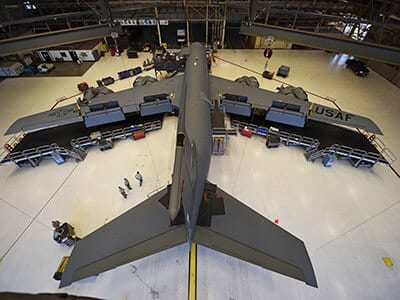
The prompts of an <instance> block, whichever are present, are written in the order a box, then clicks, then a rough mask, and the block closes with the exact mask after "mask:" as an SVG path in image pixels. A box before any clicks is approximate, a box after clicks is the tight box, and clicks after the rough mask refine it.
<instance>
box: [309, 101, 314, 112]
mask: <svg viewBox="0 0 400 300" xmlns="http://www.w3.org/2000/svg"><path fill="white" fill-rule="evenodd" d="M313 106H314V103H313V102H311V105H310V109H309V110H308V111H309V112H312V109H313Z"/></svg>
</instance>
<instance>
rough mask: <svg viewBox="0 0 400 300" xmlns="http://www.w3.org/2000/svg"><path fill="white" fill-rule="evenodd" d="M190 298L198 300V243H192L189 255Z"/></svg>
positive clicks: (190, 299)
mask: <svg viewBox="0 0 400 300" xmlns="http://www.w3.org/2000/svg"><path fill="white" fill-rule="evenodd" d="M189 256H190V257H189V300H196V295H197V293H196V288H197V278H196V277H197V244H196V243H192V247H191V248H190V255H189Z"/></svg>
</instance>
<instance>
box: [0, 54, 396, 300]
mask: <svg viewBox="0 0 400 300" xmlns="http://www.w3.org/2000/svg"><path fill="white" fill-rule="evenodd" d="M218 56H219V57H221V58H224V59H226V60H229V61H233V62H235V63H237V64H239V65H243V66H246V67H247V68H249V69H252V70H254V71H257V72H259V73H261V72H262V71H263V67H264V59H263V56H262V51H259V50H240V51H234V50H221V51H219V52H218ZM147 57H148V54H142V53H141V54H140V58H139V59H137V60H134V59H133V60H132V59H127V57H126V53H123V55H122V56H121V57H111V56H109V55H106V56H105V57H103V58H101V60H100V61H99V62H97V63H96V64H95V65H94V66H93V67H92V68H90V69H89V71H88V72H87V73H86V74H85V75H84V76H82V77H45V78H16V79H7V80H5V81H3V82H1V83H0V95H1V97H0V99H1V100H0V101H1V109H0V133H1V134H3V133H4V132H5V130H6V129H7V128H8V126H9V125H10V124H11V123H12V122H13V121H14V120H15V119H17V118H20V117H21V116H25V115H30V114H33V113H36V112H40V111H43V110H47V109H49V108H50V107H51V106H52V105H53V104H54V102H55V99H57V98H60V97H62V96H70V95H74V94H76V93H77V90H76V85H77V83H79V82H82V81H86V82H88V83H89V84H90V85H93V86H95V85H96V80H97V79H100V78H103V77H106V76H110V75H111V76H114V77H116V73H117V72H119V71H122V70H125V69H128V68H132V67H136V66H138V65H141V63H142V61H143V59H145V58H147ZM345 60H346V56H344V55H332V54H327V53H325V52H322V51H284V50H282V51H279V50H277V51H275V52H274V57H273V58H272V59H271V61H270V63H269V69H270V70H273V71H276V70H277V68H278V67H279V66H280V65H282V64H285V65H289V66H291V72H290V74H289V77H287V78H286V79H285V81H286V82H288V83H290V84H292V85H295V86H302V87H303V88H304V89H305V90H307V91H312V92H314V93H316V94H319V95H322V96H329V97H331V98H334V99H336V101H337V104H339V106H340V107H341V108H342V109H343V110H346V111H349V112H354V113H357V114H360V115H365V116H367V117H370V118H371V119H373V120H374V121H375V122H376V123H377V124H378V126H379V127H380V128H381V129H382V131H383V132H384V134H385V135H384V136H383V137H381V138H382V140H383V141H384V142H385V144H386V145H387V146H388V147H389V148H390V149H391V150H392V151H393V152H394V153H395V154H396V155H397V156H398V157H400V131H399V128H400V119H399V117H398V116H399V114H400V102H399V99H400V90H399V89H398V88H396V87H395V86H393V85H392V84H390V83H389V82H387V81H386V80H384V79H383V78H382V77H380V76H379V75H377V74H376V73H375V72H373V71H371V72H370V74H369V76H368V77H366V78H359V77H356V76H355V75H354V74H353V73H352V72H351V71H350V70H348V69H346V68H345V67H344V62H345ZM212 74H213V75H216V76H220V77H224V78H228V79H236V78H237V77H240V76H243V75H248V76H251V75H254V74H252V73H251V72H249V71H246V70H244V69H241V68H239V67H235V66H233V65H231V64H229V63H227V62H224V61H222V60H218V59H217V63H216V64H215V65H213V67H212ZM149 75H152V72H149ZM256 77H257V78H258V80H259V81H260V84H261V87H262V88H266V89H270V90H274V89H275V88H276V87H277V86H279V85H280V84H279V83H278V82H276V81H271V80H266V79H263V78H262V77H261V76H257V75H256ZM133 80H134V78H129V79H125V80H121V81H118V82H116V83H114V84H113V85H111V86H110V88H111V89H113V90H115V91H117V90H121V89H126V88H129V87H131V85H132V82H133ZM309 97H310V100H311V101H314V102H319V103H322V104H326V105H331V104H329V102H326V101H324V100H321V99H319V98H317V97H315V96H312V95H310V96H309ZM73 101H74V100H71V102H73ZM71 102H70V103H71ZM176 125H177V124H176V119H175V118H166V119H165V121H164V124H163V128H162V129H161V130H158V131H154V132H151V133H149V134H148V135H147V137H146V138H145V139H142V140H139V141H133V140H126V141H121V142H117V143H116V144H115V147H114V149H113V150H111V151H106V152H101V151H99V150H98V149H96V148H92V149H90V150H89V154H88V156H87V158H86V160H85V161H84V162H82V163H79V164H78V163H76V162H75V161H73V160H69V161H67V162H66V163H65V164H63V165H61V166H56V165H55V163H54V162H53V161H50V160H49V161H43V162H42V163H41V164H40V166H39V167H37V168H30V167H27V168H18V167H17V166H14V165H8V166H3V167H1V168H0V206H1V209H0V257H1V258H2V261H1V263H0V291H17V292H29V293H39V292H55V293H56V292H65V293H69V294H75V295H81V296H93V297H98V298H103V299H187V293H188V288H187V287H188V261H189V257H188V249H187V245H183V246H180V247H177V248H174V249H170V250H167V251H164V252H162V253H159V254H156V255H153V256H151V257H147V258H143V259H141V260H139V261H135V262H131V263H128V264H126V265H124V266H121V267H119V268H116V269H114V270H112V271H109V272H106V273H103V274H100V275H99V276H97V277H91V278H88V279H86V280H82V281H79V282H76V283H73V284H72V285H71V286H69V287H67V288H64V289H62V290H59V289H58V284H59V282H57V281H55V280H53V279H52V276H53V274H54V272H55V270H56V269H57V266H58V264H59V262H60V259H61V258H62V256H64V255H69V253H70V251H71V249H69V248H68V247H66V246H65V245H63V246H61V245H59V244H56V243H55V242H54V241H53V240H52V227H51V221H52V220H54V219H58V220H60V221H67V222H69V223H71V224H72V225H73V226H74V227H75V228H76V232H77V234H78V235H80V236H85V235H87V234H88V233H90V232H92V231H93V230H95V229H96V228H98V227H100V226H101V225H103V224H104V223H106V222H108V221H110V220H111V219H113V218H115V217H116V216H118V215H120V214H121V213H123V212H125V211H126V210H128V209H129V208H131V207H133V206H135V205H137V204H138V203H140V202H141V201H143V200H144V199H146V197H147V195H148V194H149V193H151V192H152V191H154V190H155V189H158V188H161V187H163V186H165V185H166V184H167V183H168V181H169V180H170V176H171V172H172V166H173V155H174V152H173V149H174V144H175V130H176ZM8 138H9V137H4V136H1V137H0V142H1V144H4V143H5V142H6V141H7V140H8ZM393 167H394V169H395V170H397V172H400V165H399V163H398V162H397V163H395V164H394V165H393ZM137 170H139V171H140V172H141V173H142V174H143V176H144V184H143V186H142V187H139V186H138V184H137V182H136V181H134V179H133V176H134V174H135V173H136V171H137ZM124 177H127V178H129V179H130V180H131V182H132V183H133V190H132V191H129V193H128V198H127V199H123V198H122V197H121V195H120V194H119V192H118V189H117V187H118V186H119V185H123V178H124ZM209 180H210V181H211V182H214V183H217V184H218V185H219V186H220V187H221V188H222V189H224V190H225V191H226V192H228V193H230V194H231V195H233V196H234V197H236V198H238V199H240V200H241V201H243V202H244V203H245V204H246V205H248V206H250V207H251V208H253V209H255V210H256V211H258V212H259V213H261V214H262V215H264V216H265V217H267V218H269V219H271V220H275V219H279V226H282V227H283V228H284V229H286V230H288V231H289V232H291V233H293V234H294V235H296V236H297V237H299V238H300V239H302V240H303V241H304V242H305V244H306V246H307V249H308V251H309V254H310V257H311V261H312V263H313V266H314V270H315V273H316V276H317V281H318V284H319V288H318V289H315V288H312V287H309V286H306V285H305V284H304V283H302V282H299V281H296V280H294V279H291V278H287V277H284V276H281V275H279V274H276V273H273V272H270V271H267V270H264V269H262V268H260V267H257V266H254V265H251V264H248V263H245V262H243V261H240V260H238V259H234V258H231V257H228V256H226V255H223V254H221V253H217V252H215V251H212V250H209V249H206V248H203V247H199V248H198V259H197V262H198V276H197V286H198V291H197V297H198V299H398V295H399V294H400V285H399V284H398V282H399V279H400V269H399V263H400V241H399V240H400V218H399V216H400V205H399V202H400V198H399V196H398V195H399V194H400V184H399V178H398V177H397V176H396V175H395V174H394V172H393V171H392V170H391V169H390V168H389V167H383V166H375V167H374V168H373V169H364V168H358V169H356V168H353V167H352V166H351V165H350V163H349V162H347V161H339V162H337V163H336V164H335V165H334V166H333V167H331V168H325V167H323V165H322V164H321V163H320V161H316V162H315V163H309V162H307V161H305V159H304V156H303V149H300V148H296V147H285V146H281V147H280V148H278V149H267V148H266V147H265V144H264V140H263V138H261V137H254V136H253V137H252V138H251V139H249V138H246V137H243V136H237V137H232V138H230V140H229V143H228V147H227V152H226V155H225V156H218V157H217V156H214V157H212V162H211V169H210V172H209ZM265 238H267V239H268V237H267V236H266V237H265ZM273 242H274V241H271V243H273ZM385 257H388V258H390V259H391V260H392V262H393V266H392V267H387V266H386V265H385V264H384V261H383V258H385Z"/></svg>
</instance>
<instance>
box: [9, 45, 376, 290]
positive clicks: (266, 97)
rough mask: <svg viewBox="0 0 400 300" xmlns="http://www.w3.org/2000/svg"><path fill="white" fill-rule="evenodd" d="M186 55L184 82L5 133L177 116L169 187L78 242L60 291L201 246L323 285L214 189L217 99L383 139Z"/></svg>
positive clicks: (297, 254) (293, 242)
mask: <svg viewBox="0 0 400 300" xmlns="http://www.w3.org/2000/svg"><path fill="white" fill-rule="evenodd" d="M188 52H189V55H188V57H187V59H186V65H185V71H184V75H183V76H177V77H174V78H170V79H166V80H163V81H160V82H154V83H151V84H150V85H146V86H142V87H135V88H133V89H128V90H124V91H120V92H116V93H104V94H103V95H99V96H98V97H96V98H93V99H90V101H88V102H87V103H81V104H80V105H74V104H72V105H69V106H65V107H61V108H58V109H55V110H53V111H50V112H44V113H39V114H36V115H33V116H29V117H25V118H22V119H20V120H17V121H16V122H15V123H14V124H13V125H12V126H11V127H10V128H9V130H8V131H7V133H13V132H17V131H20V130H25V131H36V130H40V129H43V128H49V127H54V126H60V125H65V124H70V123H75V122H84V123H85V124H86V126H87V127H90V126H96V125H98V124H106V123H107V122H116V121H119V120H123V119H124V118H125V116H126V115H127V114H129V113H132V112H140V114H141V115H142V116H146V115H150V114H155V113H160V112H161V113H162V112H170V111H172V110H178V111H179V117H178V118H179V119H178V129H177V137H176V149H175V162H174V167H173V174H172V180H171V183H170V184H169V185H168V186H166V187H165V188H163V189H162V190H159V191H157V192H156V193H155V194H153V195H152V196H150V197H149V198H148V199H147V200H145V201H144V202H142V203H141V204H139V205H137V206H136V207H134V208H132V209H130V210H129V211H127V212H126V213H124V214H123V215H121V216H119V217H117V218H116V219H114V220H113V221H111V222H109V223H108V224H106V225H104V226H102V227H101V228H99V229H97V230H95V231H94V232H92V233H90V234H89V235H88V236H86V237H84V238H83V239H82V240H80V241H79V242H77V244H76V245H75V246H74V249H73V251H72V254H71V257H70V259H69V262H68V264H67V267H66V269H65V271H64V273H63V276H62V279H61V282H60V287H65V286H67V285H70V284H71V283H72V282H74V281H77V280H80V279H83V278H86V277H88V276H91V275H95V274H99V273H101V272H104V271H107V270H110V269H112V268H115V267H117V266H120V265H123V264H126V263H128V262H131V261H134V260H137V259H139V258H142V257H146V256H149V255H151V254H154V253H157V252H160V251H163V250H165V249H168V248H172V247H175V246H178V245H181V244H184V243H188V244H189V245H191V244H192V243H197V244H199V245H202V246H205V247H209V248H211V249H215V250H217V251H220V252H223V253H225V254H228V255H231V256H233V257H236V258H239V259H242V260H245V261H247V262H250V263H253V264H256V265H258V266H261V267H263V268H266V269H269V270H271V271H274V272H278V273H280V274H283V275H286V276H289V277H292V278H295V279H298V280H301V281H303V282H305V283H306V284H307V285H310V286H313V287H317V281H316V277H315V274H314V271H313V267H312V264H311V261H310V258H309V255H308V253H307V250H306V247H305V245H304V243H303V242H302V241H301V240H300V239H298V238H296V237H295V236H293V235H292V234H290V233H289V232H287V231H285V230H284V229H282V228H281V227H279V226H277V225H275V224H274V223H273V222H271V221H269V220H268V219H266V218H264V217H263V216H261V215H260V214H258V213H257V212H256V211H254V210H252V209H251V208H249V207H247V206H246V205H244V204H243V203H241V202H240V201H239V200H237V199H235V198H234V197H232V196H231V195H229V194H228V193H226V192H225V191H223V190H222V189H220V188H218V187H217V186H216V185H215V184H213V183H211V182H209V181H207V175H208V171H209V166H210V159H211V153H212V122H211V111H212V110H213V109H214V105H213V101H214V100H215V99H219V100H221V104H222V106H223V107H224V110H225V111H226V112H230V113H236V114H239V115H244V116H249V115H250V114H251V112H252V110H253V109H254V108H263V109H265V110H266V111H267V113H266V116H265V118H266V120H269V121H275V122H280V123H284V124H288V125H292V126H297V127H303V126H304V125H305V124H306V122H307V120H308V119H313V118H314V119H315V120H318V121H325V122H332V123H335V124H344V125H347V126H352V127H354V126H356V127H363V128H365V129H367V130H369V131H371V132H375V133H381V131H380V130H379V128H378V127H377V126H376V125H375V124H374V123H373V122H372V121H371V120H369V119H367V118H364V117H361V116H356V115H354V114H349V113H346V112H342V111H337V110H335V109H332V108H329V107H325V106H323V105H318V104H313V103H310V102H308V101H306V100H307V99H301V97H296V92H294V93H288V94H285V93H274V92H271V91H267V90H262V89H259V88H256V87H251V86H245V85H243V84H241V83H237V82H233V81H229V80H225V79H222V78H218V77H214V76H210V75H209V72H208V68H207V58H206V52H205V48H204V46H203V45H201V44H200V43H192V44H191V46H190V48H189V49H188ZM300 94H301V93H300ZM155 100H156V101H155Z"/></svg>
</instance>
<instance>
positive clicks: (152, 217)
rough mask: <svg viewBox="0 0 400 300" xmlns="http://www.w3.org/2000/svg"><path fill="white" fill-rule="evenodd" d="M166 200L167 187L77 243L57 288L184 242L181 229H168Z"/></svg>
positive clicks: (181, 227)
mask: <svg viewBox="0 0 400 300" xmlns="http://www.w3.org/2000/svg"><path fill="white" fill-rule="evenodd" d="M166 197H169V192H168V188H167V187H166V188H165V189H163V190H162V191H160V192H158V193H156V194H155V195H153V196H151V197H150V198H148V199H147V200H145V201H144V202H142V203H140V204H139V205H137V206H135V207H133V208H132V209H130V210H129V211H127V212H126V213H124V214H122V215H121V216H119V217H117V218H116V219H114V220H112V221H111V222H109V223H107V224H106V225H104V226H102V227H100V228H99V229H97V230H96V231H94V232H92V233H90V234H89V235H88V236H86V237H84V238H83V239H82V240H80V241H78V242H77V243H76V245H75V246H74V249H73V251H72V254H71V256H70V258H69V261H68V264H67V267H66V269H65V271H64V273H63V275H62V278H61V283H60V287H64V286H67V285H70V284H71V283H72V282H74V281H77V280H80V279H83V278H86V277H89V276H92V275H96V274H99V273H101V272H104V271H107V270H110V269H113V268H116V267H118V266H120V265H123V264H126V263H128V262H131V261H134V260H137V259H139V258H142V257H145V256H148V255H151V254H154V253H157V252H160V251H163V250H166V249H168V248H172V247H175V246H178V245H180V244H183V243H185V242H186V233H185V228H184V226H175V227H173V228H171V229H169V224H170V220H169V214H168V210H167V209H166V208H165V206H163V205H162V204H161V203H160V201H163V200H165V198H166Z"/></svg>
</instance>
